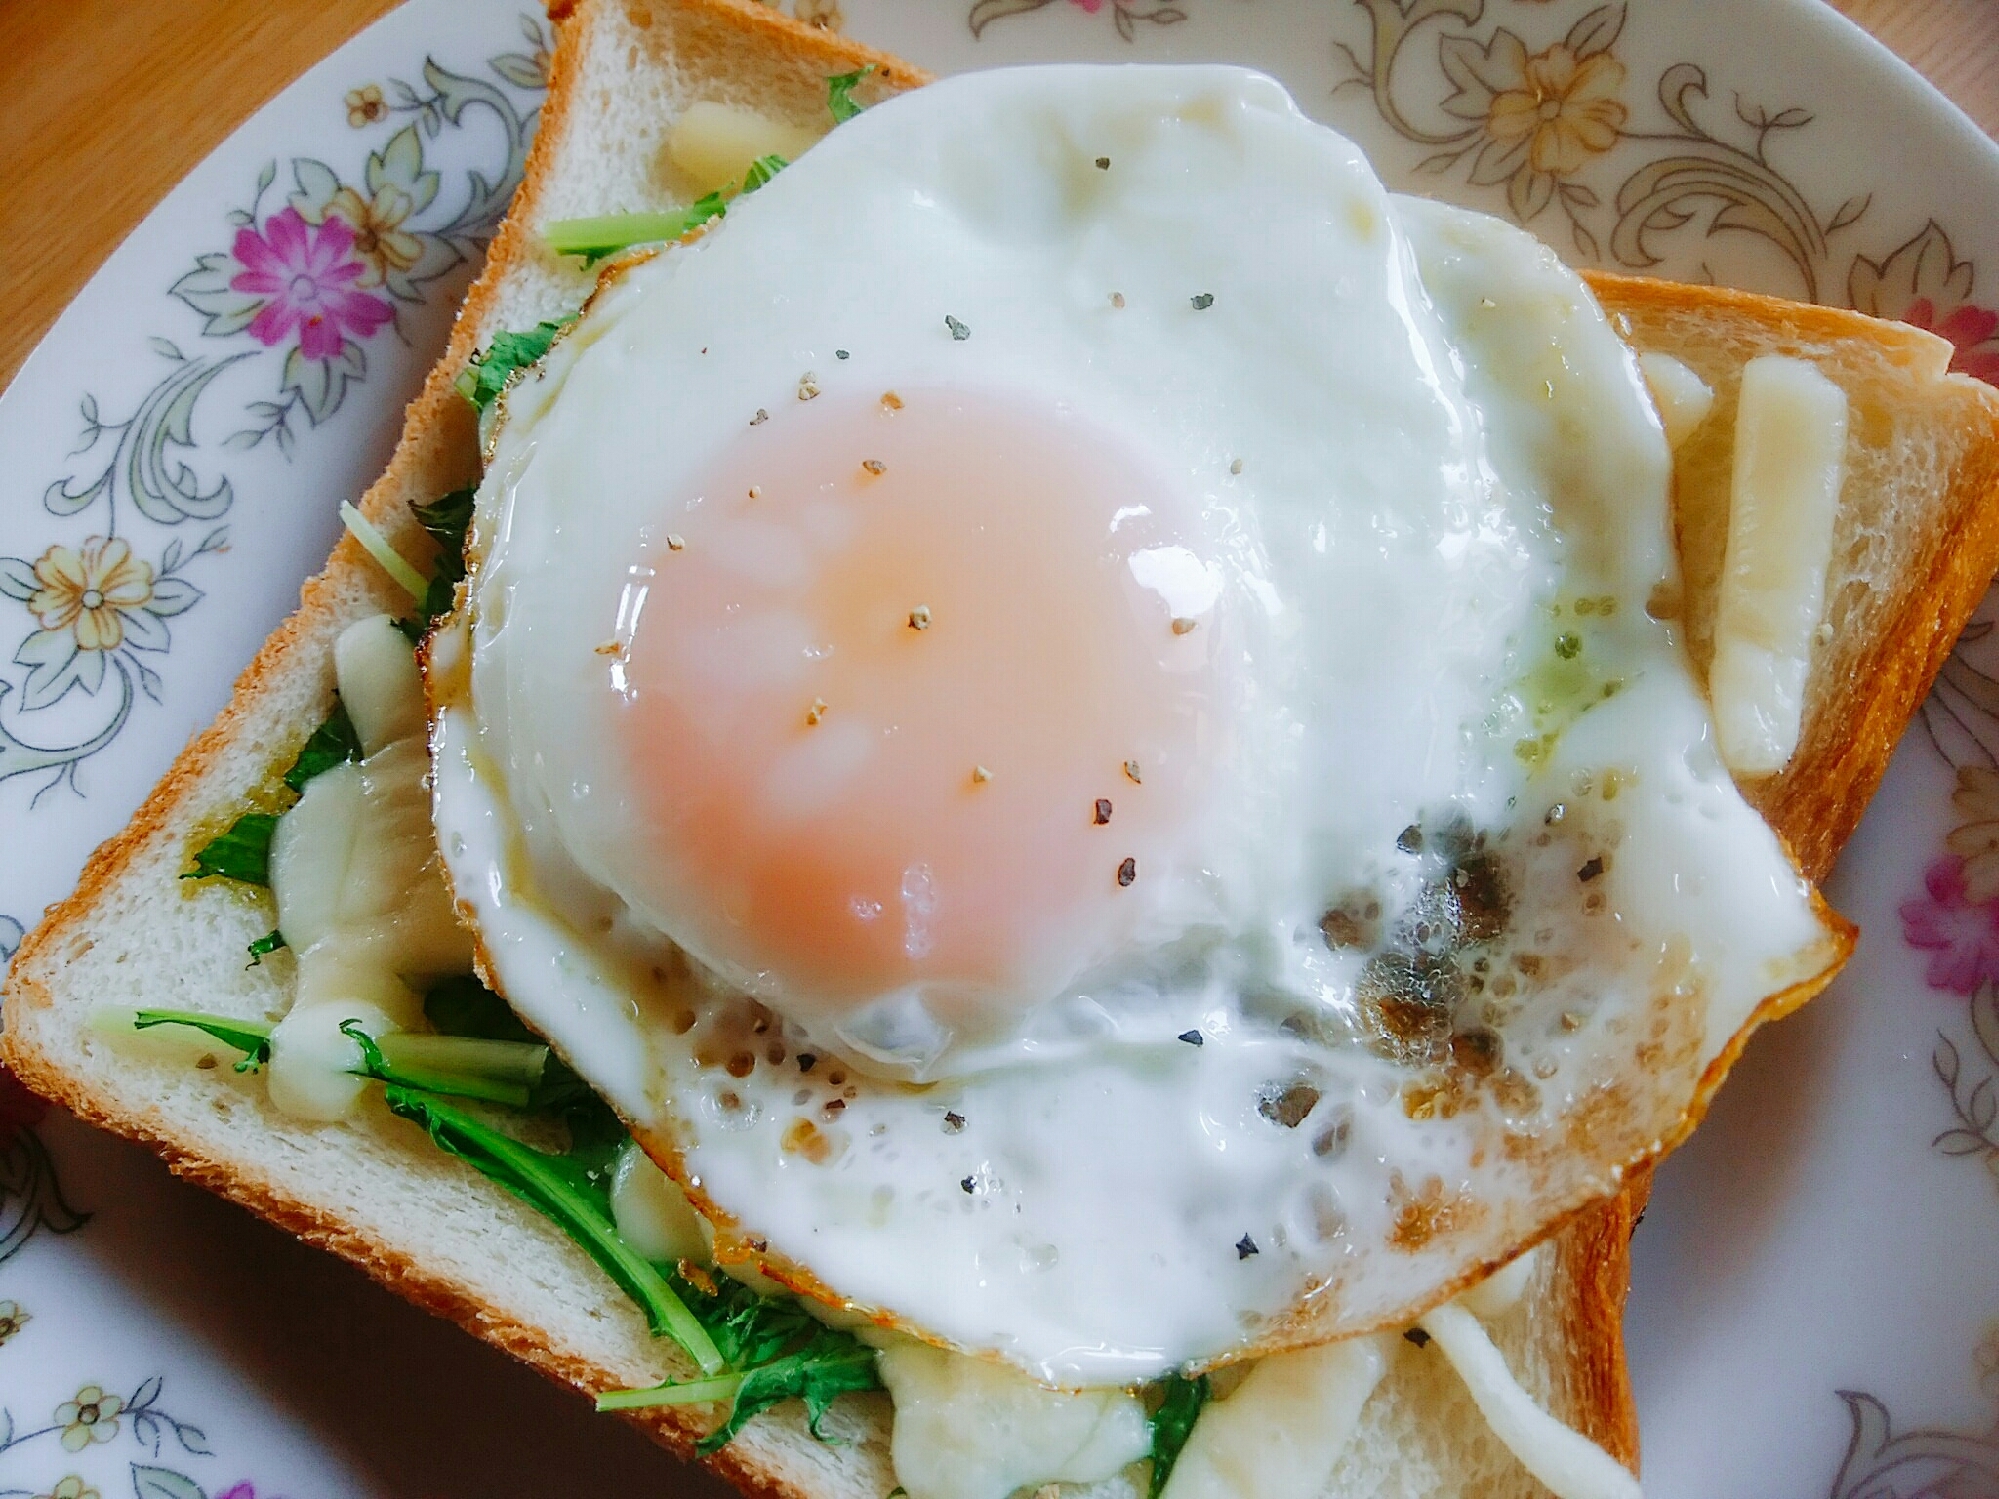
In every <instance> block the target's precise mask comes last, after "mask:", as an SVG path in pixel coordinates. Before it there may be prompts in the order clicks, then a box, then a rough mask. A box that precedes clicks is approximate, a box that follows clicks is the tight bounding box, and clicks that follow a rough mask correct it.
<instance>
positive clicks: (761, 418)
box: [750, 406, 770, 427]
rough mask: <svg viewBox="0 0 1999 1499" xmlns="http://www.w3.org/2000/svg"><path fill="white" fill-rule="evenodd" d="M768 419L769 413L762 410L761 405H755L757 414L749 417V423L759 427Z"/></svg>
mask: <svg viewBox="0 0 1999 1499" xmlns="http://www.w3.org/2000/svg"><path fill="white" fill-rule="evenodd" d="M769 420H770V413H769V412H768V411H766V410H764V409H763V407H761V406H759V407H757V414H756V415H755V416H753V417H751V418H750V425H751V426H752V427H761V426H762V425H763V424H764V423H765V422H767V421H769Z"/></svg>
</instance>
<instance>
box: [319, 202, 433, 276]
mask: <svg viewBox="0 0 1999 1499" xmlns="http://www.w3.org/2000/svg"><path fill="white" fill-rule="evenodd" d="M415 209H416V200H415V199H414V198H412V197H411V196H410V195H409V194H408V193H406V192H404V191H403V190H402V189H401V188H400V187H398V186H397V185H396V184H395V183H393V182H384V183H383V184H382V185H381V186H380V187H378V188H376V189H375V195H374V197H372V198H364V197H362V196H361V194H360V193H359V192H358V191H356V190H355V189H354V188H352V187H347V186H344V185H343V186H342V187H341V189H340V191H339V192H337V193H335V194H334V195H333V196H332V198H330V199H329V200H328V201H327V204H326V208H325V212H326V213H334V214H338V215H340V217H341V218H343V219H345V220H346V221H347V222H348V224H349V225H350V226H352V228H353V230H354V254H355V255H356V257H358V258H359V260H360V261H361V264H362V266H363V267H364V269H363V270H362V272H361V276H360V279H359V280H357V281H356V282H355V283H354V284H355V285H356V286H380V285H381V284H382V283H383V282H384V281H386V280H387V279H388V276H389V272H391V271H406V270H408V269H409V268H410V267H411V266H413V265H415V264H416V263H417V262H418V261H419V260H421V259H422V258H423V241H422V240H420V239H418V238H417V237H416V236H415V235H414V234H411V233H409V232H408V231H407V230H405V229H404V228H403V227H402V223H403V220H404V219H406V218H408V217H409V216H410V214H411V213H412V212H414V211H415Z"/></svg>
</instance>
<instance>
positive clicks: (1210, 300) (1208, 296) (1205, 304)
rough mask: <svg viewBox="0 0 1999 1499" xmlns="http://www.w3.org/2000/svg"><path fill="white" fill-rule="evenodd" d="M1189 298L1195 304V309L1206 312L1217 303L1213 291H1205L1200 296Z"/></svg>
mask: <svg viewBox="0 0 1999 1499" xmlns="http://www.w3.org/2000/svg"><path fill="white" fill-rule="evenodd" d="M1189 300H1191V301H1192V302H1193V304H1194V311H1196V312H1206V311H1207V310H1208V309H1209V308H1210V307H1212V306H1214V305H1215V294H1214V293H1213V292H1211V291H1204V292H1202V293H1201V294H1200V295H1199V296H1197V297H1193V298H1190V299H1189Z"/></svg>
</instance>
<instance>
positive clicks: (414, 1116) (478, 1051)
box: [132, 933, 1206, 1453]
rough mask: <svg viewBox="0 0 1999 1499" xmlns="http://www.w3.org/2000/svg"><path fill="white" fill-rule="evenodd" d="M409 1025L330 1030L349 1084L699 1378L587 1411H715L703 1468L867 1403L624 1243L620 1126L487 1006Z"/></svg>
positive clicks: (792, 1320) (826, 1367) (172, 1014)
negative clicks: (565, 1146) (575, 1257)
mask: <svg viewBox="0 0 1999 1499" xmlns="http://www.w3.org/2000/svg"><path fill="white" fill-rule="evenodd" d="M272 935H273V936H276V934H275V933H273V934H272ZM424 1013H425V1015H426V1016H427V1017H428V1019H429V1020H430V1023H431V1024H432V1025H433V1026H435V1027H436V1028H437V1030H438V1031H439V1032H440V1033H441V1034H438V1035H434V1036H432V1035H415V1034H407V1033H400V1032H398V1033H393V1034H390V1035H387V1036H382V1037H379V1038H377V1037H372V1036H370V1035H368V1034H367V1032H366V1031H364V1030H363V1029H362V1028H361V1025H360V1022H359V1021H354V1020H350V1021H347V1022H346V1023H345V1024H343V1025H342V1026H341V1027H340V1029H341V1031H342V1033H343V1034H345V1035H346V1036H348V1037H349V1038H350V1039H351V1040H353V1041H354V1042H355V1044H356V1045H357V1046H359V1047H360V1049H361V1055H362V1064H361V1066H360V1067H359V1068H357V1069H356V1071H357V1073H359V1074H360V1075H363V1076H367V1077H371V1078H374V1079H375V1080H377V1081H379V1082H381V1083H382V1084H383V1095H384V1098H385V1099H386V1101H387V1103H388V1105H389V1108H390V1109H391V1110H392V1111H394V1112H395V1113H397V1114H399V1115H401V1116H402V1117H403V1118H405V1119H410V1120H413V1121H414V1122H416V1123H417V1124H419V1125H421V1126H422V1127H423V1129H424V1130H425V1131H426V1132H427V1133H428V1134H429V1135H430V1137H431V1139H432V1141H433V1142H435V1143H436V1144H437V1145H438V1146H439V1147H440V1148H441V1149H443V1150H445V1151H447V1152H449V1153H450V1154H452V1155H455V1156H457V1157H458V1158H459V1159H460V1160H462V1161H465V1162H466V1163H467V1164H469V1165H470V1166H472V1167H473V1168H474V1169H475V1170H477V1171H478V1172H480V1173H481V1174H482V1175H484V1176H486V1177H488V1178H490V1179H491V1180H493V1181H495V1182H497V1183H499V1185H500V1186H502V1187H504V1188H505V1189H506V1190H507V1191H509V1192H511V1193H513V1194H514V1195H515V1196H516V1197H518V1198H520V1199H521V1200H522V1201H524V1202H526V1203H527V1204H528V1205H529V1206H531V1207H533V1208H535V1209H536V1210H537V1211H538V1212H540V1213H542V1214H543V1215H545V1216H546V1217H548V1218H549V1219H551V1220H553V1221H554V1222H555V1224H556V1225H557V1226H558V1227H560V1228H561V1229H562V1230H563V1231H564V1232H565V1233H567V1234H568V1235H569V1236H570V1238H572V1239H574V1240H575V1241H576V1243H577V1244H579V1245H580V1246H581V1247H582V1248H583V1249H584V1250H585V1251H586V1252H587V1253H588V1254H589V1255H590V1257H591V1258H592V1259H594V1260H595V1261H596V1262H597V1263H598V1264H599V1265H600V1266H602V1267H603V1269H604V1271H605V1272H606V1273H607V1274H608V1275H610V1277H611V1278H612V1280H614V1281H615V1282H617V1284H618V1286H619V1288H620V1289H621V1290H623V1291H624V1292H625V1294H626V1295H628V1296H630V1297H631V1298H632V1300H633V1302H634V1303H636V1304H637V1306H638V1307H639V1309H640V1311H641V1312H643V1313H644V1315H645V1318H646V1324H647V1326H648V1327H649V1328H650V1329H651V1330H652V1332H653V1335H654V1336H655V1337H660V1336H665V1337H671V1338H673V1339H674V1341H675V1342H677V1343H679V1344H680V1346H681V1347H682V1348H683V1349H685V1350H686V1351H687V1353H688V1355H689V1357H691V1358H692V1359H694V1361H695V1362H696V1363H697V1364H698V1365H699V1366H700V1367H701V1369H702V1373H703V1377H702V1378H698V1379H693V1380H686V1381H682V1382H680V1383H678V1384H665V1385H658V1386H655V1387H653V1388H651V1389H643V1390H613V1391H609V1392H607V1393H606V1394H604V1395H602V1396H600V1397H599V1398H598V1401H597V1406H598V1409H599V1410H632V1409H638V1408H643V1407H647V1406H656V1405H690V1404H699V1403H705V1402H710V1401H713V1402H717V1403H719V1402H722V1401H727V1402H729V1411H728V1414H727V1416H725V1417H724V1419H723V1420H722V1422H721V1424H720V1425H719V1426H717V1427H716V1428H715V1430H714V1431H712V1432H710V1433H709V1434H708V1435H707V1436H706V1437H704V1438H703V1439H702V1440H701V1443H700V1450H701V1451H702V1452H704V1453H707V1452H713V1451H715V1450H716V1449H717V1448H720V1447H722V1446H724V1445H725V1444H726V1443H728V1442H729V1441H730V1440H731V1439H732V1438H733V1437H734V1436H735V1435H736V1433H738V1432H739V1431H741V1430H742V1428H743V1426H744V1424H745V1423H746V1422H748V1421H749V1419H750V1418H751V1417H752V1416H754V1415H756V1414H757V1413H758V1412H759V1411H762V1410H766V1409H768V1408H769V1407H771V1406H773V1405H777V1404H780V1403H781V1402H783V1401H786V1400H794V1399H796V1400H803V1401H804V1402H805V1414H806V1420H807V1422H808V1423H809V1424H810V1426H811V1428H812V1432H813V1435H815V1436H820V1435H821V1432H820V1422H821V1420H822V1419H823V1418H824V1416H825V1414H826V1411H827V1409H828V1408H829V1407H830V1406H831V1405H832V1403H833V1401H834V1400H835V1399H837V1398H838V1397H839V1396H840V1395H843V1394H845V1393H847V1392H848V1391H854V1390H874V1389H879V1388H881V1380H880V1377H879V1375H878V1374H877V1372H876V1367H875V1355H874V1352H873V1350H872V1349H870V1348H868V1347H867V1346H866V1345H865V1344H863V1343H861V1342H860V1341H859V1340H857V1339H856V1338H854V1337H853V1336H852V1335H851V1334H850V1333H846V1332H841V1331H838V1330H836V1329H834V1328H830V1327H827V1326H826V1325H825V1324H823V1323H821V1322H820V1321H818V1320H817V1319H816V1318H814V1317H813V1316H812V1314H811V1313H809V1312H808V1311H806V1310H805V1308H804V1307H803V1306H801V1305H800V1304H798V1303H797V1302H795V1301H793V1300H791V1299H789V1298H787V1297H773V1296H765V1295H763V1294H762V1293H760V1292H758V1291H755V1290H752V1289H751V1288H750V1287H748V1286H746V1285H743V1284H742V1283H741V1282H739V1281H734V1280H730V1279H729V1278H728V1277H727V1276H726V1275H720V1274H717V1275H715V1276H713V1277H712V1279H711V1278H710V1277H708V1276H706V1275H702V1274H701V1273H700V1272H693V1275H694V1277H695V1278H693V1279H688V1278H683V1277H682V1276H681V1275H680V1274H679V1273H678V1272H676V1271H673V1270H668V1269H665V1268H664V1267H662V1266H659V1265H656V1264H654V1263H652V1262H651V1261H649V1260H647V1259H645V1258H644V1257H643V1256H642V1255H640V1254H639V1253H638V1252H637V1251H636V1250H634V1249H633V1248H632V1247H631V1246H630V1245H628V1244H627V1243H626V1242H625V1241H624V1239H623V1238H622V1237H621V1236H620V1235H619V1233H618V1230H617V1224H616V1219H615V1218H614V1217H613V1215H612V1212H611V1203H610V1178H611V1169H612V1163H613V1161H614V1160H615V1158H616V1156H617V1154H618V1152H619V1150H620V1149H621V1148H622V1147H623V1146H624V1144H625V1143H626V1141H627V1139H628V1138H629V1137H628V1136H627V1134H626V1133H625V1129H624V1126H623V1124H622V1123H621V1122H620V1121H619V1120H618V1118H617V1116H616V1115H615V1114H613V1113H612V1112H611V1110H610V1108H609V1107H608V1106H607V1105H606V1104H605V1103H604V1102H603V1100H601V1099H599V1098H598V1097H597V1096H596V1095H595V1094H594V1093H592V1092H591V1091H590V1090H589V1089H588V1087H586V1086H585V1085H584V1084H583V1083H582V1081H581V1080H580V1079H578V1078H576V1075H575V1074H574V1073H573V1072H570V1071H569V1069H568V1068H567V1067H565V1066H563V1064H562V1062H561V1061H560V1060H559V1059H557V1058H556V1057H554V1056H552V1055H551V1054H550V1053H549V1051H548V1049H547V1047H546V1046H544V1045H542V1044H541V1043H540V1042H539V1041H538V1040H537V1038H536V1037H535V1035H534V1033H533V1032H532V1031H530V1030H529V1029H528V1028H527V1026H525V1025H524V1024H522V1023H521V1020H520V1017H519V1016H517V1015H516V1014H515V1013H514V1012H513V1011H512V1010H511V1009H510V1008H508V1006H507V1004H506V1001H505V1000H503V999H501V998H500V996H499V995H497V994H495V993H493V991H492V990H490V989H488V988H486V986H485V985H484V984H482V983H480V982H479V980H478V979H476V978H473V977H471V976H469V975H468V976H465V977H462V978H453V979H446V980H444V981H443V982H441V983H439V984H436V985H434V986H433V987H432V988H431V990H430V991H429V993H428V994H426V995H425V996H424ZM132 1023H133V1026H134V1028H135V1029H140V1030H143V1029H146V1028H148V1027H150V1026H155V1025H185V1026H190V1027H192V1028H194V1029H196V1030H199V1031H201V1032H202V1033H204V1034H205V1035H208V1036H211V1037H213V1038H214V1039H215V1040H217V1041H220V1042H221V1043H222V1044H223V1045H225V1046H228V1047H231V1048H232V1049H234V1050H236V1051H239V1052H241V1053H243V1060H242V1061H240V1062H238V1063H237V1064H236V1068H237V1070H238V1071H239V1072H245V1071H253V1070H255V1069H256V1068H258V1067H260V1066H262V1065H263V1064H264V1063H266V1062H268V1061H269V1060H270V1055H271V1042H270V1035H271V1027H270V1026H269V1025H267V1024H263V1023H261V1022H257V1021H246V1020H236V1019H233V1018H231V1017H229V1016H223V1015H209V1014H203V1013H201V1012H199V1011H194V1010H141V1011H138V1012H137V1013H136V1015H135V1016H134V1019H133V1022H132ZM565 1078H566V1080H565ZM453 1094H455V1095H458V1096H461V1097H473V1098H480V1099H484V1100H485V1101H488V1102H494V1103H501V1104H505V1105H508V1106H511V1107H514V1108H520V1109H528V1110H534V1111H538V1112H544V1111H545V1112H551V1113H556V1114H559V1115H561V1116H562V1117H564V1118H565V1119H566V1120H567V1121H568V1124H569V1128H570V1135H571V1140H572V1144H571V1148H570V1149H569V1150H568V1151H567V1152H565V1153H563V1154H559V1155H558V1154H555V1153H552V1152H549V1151H543V1150H537V1149H535V1148H533V1147H532V1146H529V1145H525V1144H523V1143H521V1142H520V1141H518V1140H515V1139H514V1138H513V1137H511V1136H510V1135H507V1134H505V1133H503V1132H502V1131H500V1130H498V1129H496V1128H494V1127H493V1126H492V1125H490V1124H488V1123H486V1122H485V1121H484V1120H482V1119H479V1118H477V1117H475V1116H473V1115H471V1114H469V1113H466V1112H465V1111H464V1110H462V1109H460V1108H458V1107H456V1106H455V1105H453V1104H450V1103H447V1102H445V1101H444V1100H445V1097H446V1096H448V1095H453ZM1201 1383H1202V1386H1203V1388H1204V1389H1205V1385H1206V1381H1205V1380H1203V1381H1202V1382H1201ZM1188 1424H1189V1425H1191V1424H1192V1417H1191V1415H1190V1416H1189V1417H1188ZM1157 1430H1158V1418H1155V1432H1157ZM1180 1441H1182V1442H1184V1441H1185V1436H1184V1434H1183V1435H1182V1436H1181V1437H1180ZM1157 1450H1158V1447H1157V1439H1156V1438H1155V1451H1157ZM1174 1450H1175V1451H1176V1452H1177V1451H1178V1447H1177V1446H1176V1447H1175V1448H1174Z"/></svg>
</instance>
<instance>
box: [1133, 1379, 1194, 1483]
mask: <svg viewBox="0 0 1999 1499" xmlns="http://www.w3.org/2000/svg"><path fill="white" fill-rule="evenodd" d="M1160 1387H1161V1389H1162V1391H1163V1394H1162V1396H1161V1399H1160V1402H1159V1409H1158V1410H1156V1411H1154V1412H1153V1413H1152V1481H1151V1484H1150V1486H1149V1487H1148V1489H1147V1499H1159V1495H1160V1493H1161V1491H1163V1490H1164V1489H1165V1487H1166V1480H1167V1479H1168V1478H1170V1477H1171V1476H1172V1474H1173V1465H1174V1464H1175V1463H1176V1462H1178V1461H1179V1460H1180V1452H1181V1449H1182V1448H1184V1447H1185V1446H1186V1445H1187V1438H1188V1437H1190V1436H1191V1435H1193V1432H1194V1422H1195V1420H1196V1418H1198V1417H1199V1416H1200V1414H1201V1407H1202V1406H1204V1405H1206V1404H1207V1403H1208V1395H1209V1391H1210V1385H1209V1382H1208V1376H1207V1375H1205V1374H1197V1375H1195V1376H1194V1377H1193V1378H1192V1379H1187V1378H1184V1377H1182V1376H1181V1375H1178V1374H1169V1375H1168V1376H1167V1377H1166V1378H1165V1379H1164V1380H1162V1381H1161V1382H1160Z"/></svg>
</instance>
